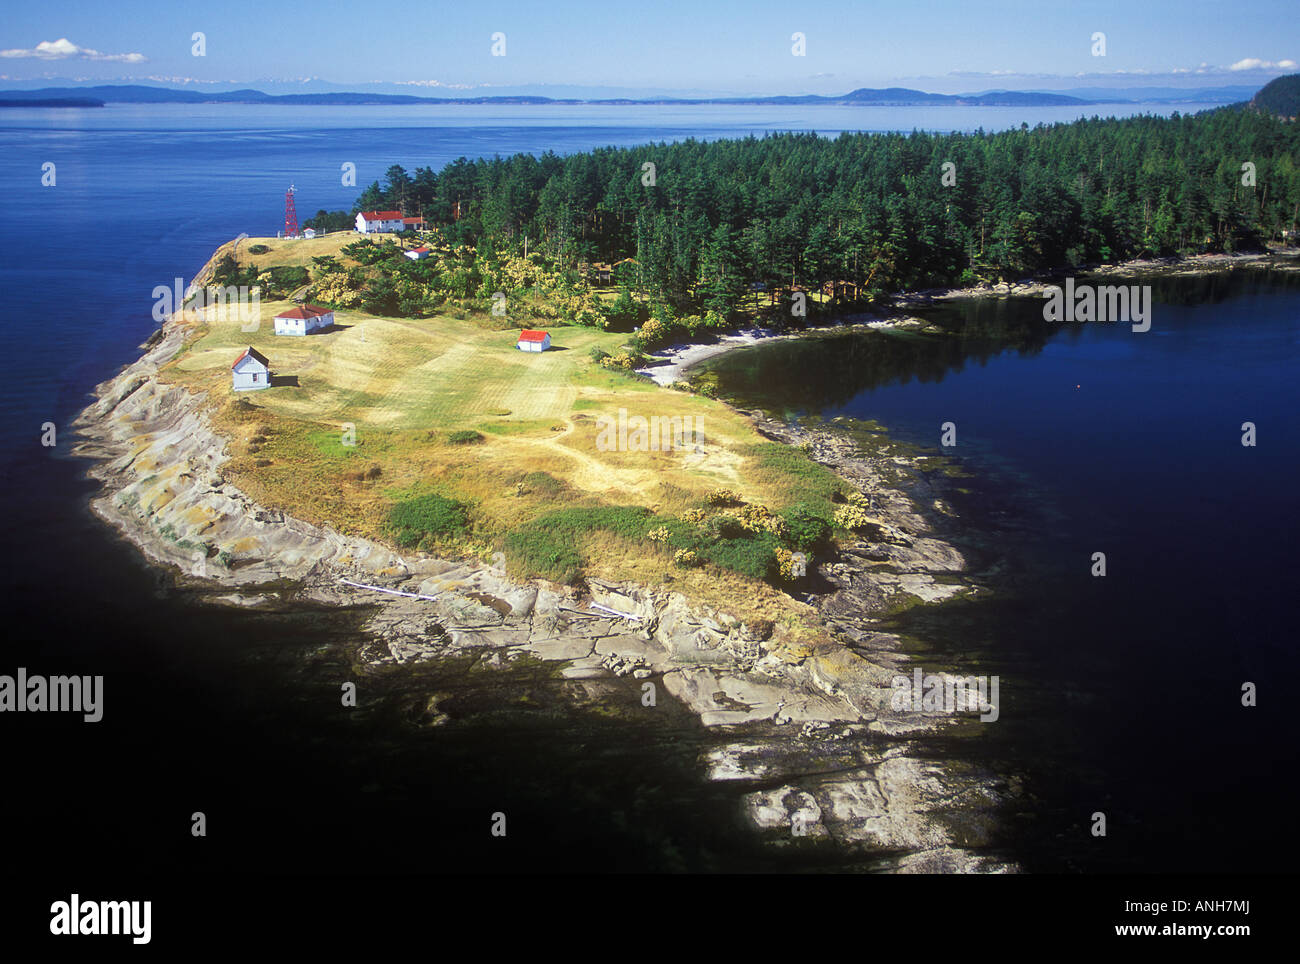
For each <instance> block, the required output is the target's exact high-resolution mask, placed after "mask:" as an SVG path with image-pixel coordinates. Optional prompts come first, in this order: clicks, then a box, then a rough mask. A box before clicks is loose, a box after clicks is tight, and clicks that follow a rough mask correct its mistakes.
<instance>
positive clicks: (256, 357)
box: [230, 345, 271, 370]
mask: <svg viewBox="0 0 1300 964" xmlns="http://www.w3.org/2000/svg"><path fill="white" fill-rule="evenodd" d="M245 358H251V359H253V361H256V362H261V363H262V366H263V367H269V366H270V364H271V363H270V362H269V361H267V360H266V356H265V355H263V354H262V353H261V352H260V351H258V350H257V349H256V348H254V347H253V346H252V345H249V346H248V347H247V348H245V349H244V353H243V354H242V355H240V356H239V357H238V358H236V359H235V363H234V364H233V365H231V366H230V367H231V369H232V370H233V369H236V368H238V367H239V363H240V362H242V361H243V360H244V359H245Z"/></svg>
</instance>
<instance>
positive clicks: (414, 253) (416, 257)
mask: <svg viewBox="0 0 1300 964" xmlns="http://www.w3.org/2000/svg"><path fill="white" fill-rule="evenodd" d="M402 253H403V254H405V255H406V256H407V257H408V258H410V259H411V260H412V261H423V260H424V259H425V258H427V257H428V256H429V249H428V248H425V247H420V248H412V249H411V250H410V251H403V252H402Z"/></svg>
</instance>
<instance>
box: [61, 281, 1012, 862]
mask: <svg viewBox="0 0 1300 964" xmlns="http://www.w3.org/2000/svg"><path fill="white" fill-rule="evenodd" d="M204 270H206V267H205V269H204ZM202 276H203V271H201V272H200V273H199V275H198V276H197V277H200V278H201V277H202ZM186 331H187V323H186V322H185V320H184V319H183V318H181V317H179V316H177V317H174V318H172V319H169V320H168V321H167V322H166V323H164V325H163V327H162V328H161V329H159V330H158V331H157V332H155V333H154V334H153V335H152V336H151V337H150V338H149V339H148V340H147V341H146V342H145V344H144V345H143V346H142V347H143V348H144V353H143V355H142V356H141V357H140V358H139V359H137V361H135V362H134V363H132V364H130V365H128V366H126V367H125V368H124V369H123V370H122V371H121V372H119V373H118V374H117V375H115V376H114V377H113V378H111V379H109V380H107V381H105V382H104V383H102V384H100V385H99V386H97V388H96V390H95V393H94V394H95V400H94V401H93V402H92V403H91V404H90V405H89V406H87V407H86V409H85V410H84V411H83V412H82V413H81V414H80V415H79V416H78V417H77V419H76V420H75V422H74V427H75V429H76V431H77V433H78V435H79V436H80V437H81V440H80V441H79V442H78V444H77V445H76V447H75V448H74V450H73V455H74V456H75V457H79V458H86V459H89V460H90V461H91V465H90V466H89V468H88V470H87V475H88V476H89V477H91V478H94V479H96V480H98V481H99V482H100V483H101V490H100V491H99V492H98V493H97V494H95V495H94V496H93V497H92V498H91V501H90V506H91V511H93V512H94V514H95V515H96V516H97V517H98V518H99V519H100V520H102V521H103V522H105V523H106V524H108V525H109V526H110V527H111V528H112V529H113V530H115V532H116V533H117V534H118V535H119V536H120V537H121V538H124V539H125V540H126V541H128V542H129V543H131V544H132V545H133V546H135V547H136V548H137V549H138V550H139V551H140V552H141V553H142V554H143V555H144V556H145V557H146V558H147V559H148V560H149V561H150V562H152V563H154V564H156V565H159V566H161V567H163V568H165V569H167V570H168V571H170V572H171V573H172V574H173V575H174V576H176V577H177V579H178V582H179V583H180V584H181V585H188V586H192V587H195V588H201V589H202V590H203V594H202V597H201V598H202V602H203V603H204V604H221V605H234V606H263V605H268V604H274V605H284V604H288V605H292V604H293V603H294V601H303V602H310V603H313V604H324V605H333V606H354V605H357V604H358V603H362V604H366V605H368V606H370V607H372V608H371V610H370V615H369V617H368V619H367V622H366V624H365V626H364V627H363V631H364V632H365V633H366V634H367V635H368V637H369V638H370V639H371V642H370V643H367V644H365V645H363V646H362V648H361V651H360V652H359V654H358V659H359V660H360V661H361V663H362V666H363V667H364V668H368V669H371V670H374V669H377V668H379V667H382V666H385V665H400V664H406V663H413V662H418V661H422V660H433V659H439V658H442V657H446V656H451V655H455V654H463V653H464V652H465V651H467V650H473V651H477V652H479V653H480V654H482V655H484V656H487V654H488V653H489V652H490V653H492V654H493V657H492V658H495V659H507V660H510V659H514V658H518V657H519V656H521V655H523V654H528V655H531V656H533V657H536V658H539V659H543V660H549V661H554V662H556V663H557V671H558V674H559V676H560V677H561V678H563V679H565V680H570V681H572V682H573V683H574V684H575V685H578V686H581V687H583V688H584V689H585V690H586V691H587V692H588V695H589V697H590V698H592V699H596V700H599V699H600V698H602V696H604V695H606V692H605V687H606V686H607V684H606V683H604V682H603V681H604V680H608V679H610V678H611V677H619V676H626V675H632V676H633V677H634V678H635V679H637V680H644V681H646V682H650V683H653V684H655V685H656V686H657V687H659V688H661V689H662V690H664V691H666V692H667V695H669V696H672V697H673V698H675V699H676V700H678V701H679V702H680V703H682V704H683V705H684V706H685V707H686V708H688V709H689V710H690V711H691V712H692V713H693V714H695V715H696V716H697V717H698V718H699V719H700V721H701V722H702V723H703V725H704V726H705V727H706V728H707V729H708V730H709V731H710V732H711V733H716V734H717V738H716V743H715V749H713V750H712V751H711V752H710V753H708V754H707V757H706V758H704V759H702V760H701V761H700V762H701V766H702V767H703V768H704V769H705V771H706V773H707V779H709V780H726V781H740V782H741V783H742V784H748V785H749V792H748V793H746V794H745V797H744V800H745V803H744V808H745V811H746V815H747V817H748V821H749V823H750V824H751V825H752V826H753V827H754V828H755V829H756V830H757V831H758V832H759V833H760V835H761V837H762V839H763V840H764V841H765V842H773V845H777V846H779V845H780V844H779V843H775V841H778V840H780V839H781V838H784V837H788V836H790V835H791V834H794V835H796V836H808V837H810V838H812V839H814V840H820V841H822V842H824V843H827V844H828V845H833V846H837V847H842V848H847V849H848V850H849V851H851V852H854V853H861V854H863V855H864V856H868V857H870V856H872V855H879V856H883V857H885V858H887V860H888V861H889V862H890V863H891V867H892V869H895V870H898V871H900V872H909V871H913V872H1016V871H1018V869H1019V868H1018V867H1017V866H1016V865H1015V864H1012V863H1008V862H1006V861H1005V860H1002V859H1000V858H997V857H994V856H992V855H991V854H990V853H986V852H984V848H986V847H990V846H995V845H996V841H994V840H993V839H991V838H990V837H989V833H990V832H991V831H990V827H991V826H992V825H993V823H994V821H993V818H992V814H993V813H994V812H995V811H997V810H999V809H1001V808H1003V807H1004V806H1006V805H1008V804H1009V802H1010V800H1011V799H1013V797H1014V794H1013V792H1012V791H1011V790H1009V789H1008V784H1007V781H1006V780H1005V779H1003V778H1001V777H999V776H998V775H996V774H992V773H989V772H986V771H983V770H980V769H978V768H973V767H971V766H970V765H969V764H968V763H967V762H966V761H957V760H953V761H948V760H943V759H939V760H936V759H935V758H934V757H933V748H932V747H926V746H925V738H926V737H927V736H929V735H931V734H937V733H942V732H944V731H945V730H946V729H947V728H948V727H950V726H952V725H960V724H964V723H967V718H965V717H962V716H961V715H957V714H946V713H943V712H938V713H927V714H920V713H910V712H899V711H895V710H893V709H892V708H891V706H890V697H891V694H892V690H891V689H890V680H891V679H892V678H893V677H895V676H897V675H900V674H903V673H905V672H907V671H908V670H909V669H910V663H911V661H912V659H913V657H910V656H907V655H905V654H903V653H902V652H901V647H900V645H899V640H898V639H897V637H893V636H891V635H890V634H888V633H879V632H870V631H864V632H861V633H857V634H855V637H856V638H850V637H843V636H841V634H840V633H839V630H840V629H841V628H843V627H844V626H857V625H859V624H862V625H864V626H865V625H869V623H870V622H871V621H872V620H874V619H875V618H876V616H877V614H878V613H879V612H880V611H881V610H882V608H884V606H885V605H886V599H887V598H893V597H898V594H899V593H904V594H908V595H917V594H918V593H919V594H920V595H917V598H918V599H925V601H938V600H939V599H942V598H947V597H950V596H953V595H957V594H959V593H960V592H962V591H963V590H966V589H970V588H971V587H969V586H967V585H964V584H953V583H950V582H939V581H937V580H935V579H934V574H937V573H944V574H948V575H949V576H955V575H956V574H958V573H960V572H961V571H962V570H963V568H964V566H965V563H964V560H963V559H962V557H961V554H960V553H959V552H958V551H957V550H956V549H954V548H953V547H952V546H950V545H948V544H947V543H944V542H942V541H941V540H939V539H936V538H933V537H932V532H933V530H932V527H931V526H930V524H929V523H928V522H927V521H926V519H925V518H924V517H923V516H922V515H920V514H919V513H918V512H917V510H916V508H915V506H914V505H913V503H912V501H911V499H910V498H909V497H908V496H907V495H906V494H905V493H904V492H902V491H901V490H900V489H896V488H894V487H892V486H891V485H888V484H886V483H884V482H883V480H881V479H880V478H879V477H877V476H875V475H874V474H873V470H872V469H871V467H870V465H869V463H868V462H867V461H866V460H865V459H862V460H860V462H859V463H858V464H857V465H856V467H855V469H854V472H855V473H856V474H850V475H847V476H845V477H846V478H848V480H849V481H850V482H851V483H852V484H855V485H858V486H860V487H863V488H864V490H865V489H868V488H869V489H871V490H872V491H873V492H874V493H875V494H876V495H877V497H878V498H879V499H880V504H879V507H878V511H877V515H878V517H879V518H880V519H881V521H882V522H883V523H885V526H886V527H887V529H888V532H889V535H882V536H881V538H882V539H883V540H886V541H885V542H882V543H881V544H879V545H877V546H876V553H877V555H880V554H883V557H884V558H885V560H886V561H885V562H884V563H883V567H884V568H883V570H882V568H881V567H882V563H881V562H879V561H876V562H872V563H870V564H868V563H866V562H865V561H863V560H862V559H861V558H860V557H857V558H855V557H853V556H845V555H844V554H842V553H841V554H839V555H840V557H839V558H837V559H835V560H826V567H825V568H826V569H827V570H829V569H830V568H831V567H834V568H835V569H836V573H835V574H834V575H833V576H832V577H831V578H830V579H828V580H827V581H828V582H829V583H830V585H832V586H833V587H835V588H834V590H833V591H832V592H830V593H828V594H826V595H825V596H824V597H822V598H821V599H820V600H819V601H818V608H819V609H821V608H822V607H827V608H826V609H824V610H823V612H828V613H830V614H832V615H833V617H834V618H833V619H828V618H825V617H824V616H823V617H822V618H821V621H822V622H823V623H825V624H826V626H827V632H828V639H832V640H834V641H830V642H827V641H822V642H819V643H817V644H815V645H813V646H809V647H803V648H802V650H801V649H800V647H799V646H798V645H797V643H798V641H797V640H792V639H790V638H787V637H788V633H787V631H786V629H785V627H783V626H770V625H769V626H749V625H746V624H744V623H743V622H741V621H739V620H737V619H735V618H734V617H732V616H730V615H729V614H727V613H726V612H723V611H719V610H715V609H710V608H708V607H704V606H700V605H692V604H691V602H690V601H689V600H687V599H686V598H685V597H684V596H682V595H681V594H680V593H676V592H672V591H670V590H666V589H663V588H647V587H644V586H640V585H637V584H635V583H631V582H621V583H614V582H602V581H600V580H596V579H588V580H587V584H586V586H585V587H584V589H583V590H577V589H575V588H573V587H569V586H558V585H554V584H550V583H546V582H544V581H541V580H534V581H531V582H528V583H521V582H518V581H514V580H511V579H509V578H508V577H507V576H506V574H505V573H504V572H503V571H501V570H499V569H495V568H492V567H489V566H486V565H483V564H481V563H478V562H477V561H470V562H465V561H452V560H442V559H436V558H432V557H428V556H424V555H421V554H418V553H399V552H398V551H396V550H394V549H392V548H391V547H388V546H385V545H382V544H380V543H376V542H373V541H370V540H367V539H363V538H359V537H354V536H348V535H346V534H343V533H340V532H337V531H335V530H333V529H332V528H330V527H328V526H321V527H318V526H314V525H311V524H309V523H306V522H304V521H302V520H299V519H296V518H294V517H292V516H291V515H289V514H287V513H285V512H283V511H280V510H275V509H268V508H265V507H263V506H260V505H258V504H257V503H255V502H254V501H253V500H252V499H250V498H249V497H248V496H247V495H246V494H245V493H243V492H242V491H240V490H239V489H238V488H237V487H235V486H234V485H232V484H230V483H229V482H228V481H227V480H226V479H225V478H224V476H223V474H222V467H223V465H224V464H225V462H226V461H228V460H229V458H230V455H229V453H228V452H227V440H226V439H225V438H223V437H222V436H220V435H219V434H217V433H216V432H215V430H214V429H213V428H212V427H211V425H210V423H209V422H208V419H207V417H206V414H205V411H204V409H205V405H206V397H205V396H203V395H198V394H191V393H190V392H189V391H188V390H187V389H185V388H183V387H181V386H179V385H171V384H168V383H166V382H163V381H162V380H161V379H160V378H159V371H160V369H161V367H162V366H163V365H164V364H166V363H167V362H168V361H169V360H170V359H171V358H173V357H174V356H175V355H176V354H178V353H179V352H181V351H182V350H183V348H184V344H185V336H186ZM719 404H724V403H719ZM750 417H751V418H753V417H754V416H750ZM755 424H756V427H759V429H760V431H761V432H763V434H766V435H768V436H769V437H773V438H780V437H781V434H782V433H783V432H791V431H793V432H794V433H795V435H796V436H797V438H796V437H795V436H791V437H789V438H784V439H781V440H783V441H785V442H787V444H804V443H807V444H809V445H811V446H812V447H813V450H814V451H816V452H819V453H820V458H819V460H825V459H829V460H830V461H829V462H827V463H826V464H830V465H831V467H832V468H834V469H835V471H837V472H841V473H843V471H844V467H843V465H841V464H837V460H839V461H840V462H842V461H843V460H844V459H843V457H846V455H847V452H848V449H846V448H845V446H849V447H850V448H851V447H852V443H850V442H848V440H847V439H838V440H837V439H836V438H835V437H834V436H833V433H831V432H830V431H828V430H809V429H801V428H793V429H792V428H791V427H788V426H782V425H781V424H780V423H777V422H772V421H770V420H765V419H763V418H762V417H757V418H755ZM894 540H897V543H898V544H896V545H895V544H893V541H894ZM866 545H867V544H866V543H865V542H862V543H859V548H862V547H865V546H866ZM223 553H231V554H232V557H233V558H232V560H231V562H230V564H228V565H227V564H224V563H222V562H221V561H220V559H221V556H222V554H223ZM178 570H179V572H178ZM884 570H894V571H891V572H885V571H884ZM343 579H348V580H351V581H352V582H353V583H361V584H364V585H368V586H376V587H380V588H382V589H386V590H400V591H403V592H413V593H417V594H422V595H426V596H432V597H435V598H433V599H415V598H409V597H402V596H395V595H390V594H388V593H384V592H372V591H369V590H367V589H363V588H355V587H353V586H349V585H347V584H345V583H343V582H341V580H343ZM972 591H973V590H972ZM902 598H905V597H902ZM561 664H562V665H561ZM660 698H663V695H662V693H661V695H660ZM430 702H431V706H430V711H431V714H432V715H434V716H435V717H436V716H437V710H436V705H434V704H436V697H431V700H430ZM832 762H833V765H832ZM882 788H887V792H882ZM954 798H956V799H961V800H963V801H965V805H964V806H963V807H962V809H961V813H960V815H959V816H957V817H955V818H954V816H953V814H952V813H951V802H952V800H953V799H954ZM796 827H798V829H797V830H796V829H795V828H796ZM787 843H788V841H787Z"/></svg>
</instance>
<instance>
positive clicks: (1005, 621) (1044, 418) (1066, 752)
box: [711, 269, 1300, 873]
mask: <svg viewBox="0 0 1300 964" xmlns="http://www.w3.org/2000/svg"><path fill="white" fill-rule="evenodd" d="M1153 291H1154V297H1155V304H1154V306H1153V313H1152V323H1151V330H1150V331H1148V332H1133V331H1132V330H1131V328H1130V326H1129V325H1127V324H1098V323H1095V322H1094V323H1084V324H1074V325H1068V324H1057V325H1052V324H1048V323H1046V322H1044V321H1043V318H1042V311H1043V301H1042V299H1040V298H1028V299H1010V300H1001V301H998V300H986V301H982V302H970V303H966V304H958V305H956V306H952V307H943V308H936V309H931V310H928V311H923V312H920V313H921V314H924V315H926V316H927V317H929V318H930V319H931V320H933V321H935V322H937V323H939V324H940V325H942V326H944V327H945V328H947V329H949V330H950V334H949V335H948V336H943V337H926V336H917V335H892V334H890V335H885V334H878V333H871V334H867V335H862V334H850V333H847V332H844V333H837V334H834V335H830V336H825V337H818V338H815V339H811V340H809V341H808V342H806V343H805V344H803V345H802V346H801V347H800V348H799V349H798V350H797V353H795V354H792V353H791V351H790V350H789V349H787V348H785V347H783V346H780V345H773V346H763V347H759V348H755V349H749V350H747V351H746V352H744V353H735V354H732V355H728V356H725V357H723V358H722V359H720V360H719V361H717V362H716V363H714V364H713V365H712V366H711V367H712V368H713V370H714V371H716V372H717V373H718V375H719V377H720V388H721V390H722V393H723V394H724V395H727V396H730V397H733V398H736V399H737V400H738V401H740V402H741V403H743V404H747V405H759V406H764V407H768V408H772V409H775V410H777V411H781V412H784V413H788V414H790V415H795V416H804V417H806V416H810V415H815V416H821V417H823V418H836V417H841V416H843V417H849V418H855V419H871V420H875V421H878V422H879V423H881V424H883V425H884V426H887V427H888V428H889V429H890V431H891V434H893V435H894V436H895V437H897V438H900V439H902V440H905V441H908V442H910V443H912V444H915V445H919V446H922V447H923V448H925V449H926V450H928V451H931V452H943V453H944V454H947V455H949V456H952V457H953V458H954V459H956V460H957V462H958V463H959V465H960V466H961V468H962V469H963V470H964V471H965V472H967V473H969V477H967V478H957V479H953V480H950V481H948V482H947V483H946V485H945V486H944V491H945V494H948V495H950V496H951V499H952V502H953V503H954V504H955V506H956V507H957V509H958V510H959V513H960V516H961V518H962V520H963V522H962V523H961V524H960V526H958V527H957V531H956V532H955V535H956V537H957V538H958V539H959V540H960V541H963V544H964V545H965V546H966V547H968V548H969V550H970V556H971V558H972V560H974V561H975V568H976V569H977V570H981V571H982V575H983V577H984V578H985V579H986V580H987V582H988V583H989V585H990V586H991V587H993V589H994V590H995V592H994V593H993V594H991V595H990V596H988V597H987V598H986V599H985V600H978V599H977V600H973V601H970V602H966V603H960V604H958V605H955V606H946V607H940V608H938V609H935V610H929V611H925V610H922V611H916V612H913V613H912V614H909V615H908V616H907V617H905V618H903V619H901V620H899V621H898V622H897V625H896V628H897V629H899V630H900V631H902V632H905V633H908V634H913V635H916V636H919V637H921V638H922V639H928V640H932V641H934V642H935V643H936V644H937V654H938V655H941V656H943V657H946V658H948V659H951V660H952V661H953V663H954V665H957V666H962V665H970V664H972V663H977V664H979V665H980V666H982V667H984V668H981V669H979V670H977V672H980V673H998V674H1000V676H1001V696H1002V699H1003V701H1004V706H1003V708H1002V712H1001V715H1000V718H999V720H998V721H997V722H996V723H990V724H987V725H986V730H987V733H986V734H984V735H985V736H986V737H987V738H986V739H983V740H980V741H976V742H977V743H978V744H979V745H978V746H972V747H971V748H970V749H971V751H972V753H973V754H975V755H978V756H983V757H984V759H985V762H987V763H990V764H991V765H992V766H994V767H996V768H998V769H999V770H1002V771H1004V772H1020V773H1023V774H1026V775H1027V776H1028V785H1029V786H1030V788H1031V789H1032V793H1033V797H1032V800H1033V806H1034V810H1033V813H1032V814H1026V815H1024V816H1023V818H1022V819H1021V823H1022V824H1023V826H1022V828H1021V830H1020V833H1019V841H1018V845H1019V847H1020V849H1021V852H1022V853H1023V854H1025V856H1026V860H1027V866H1028V867H1029V868H1030V869H1041V870H1094V871H1097V870H1108V871H1123V872H1139V873H1141V872H1153V871H1157V870H1160V871H1179V872H1197V871H1216V872H1233V871H1238V872H1244V871H1248V870H1251V871H1262V872H1276V871H1279V870H1282V869H1283V868H1285V866H1286V865H1287V862H1288V859H1289V858H1288V857H1287V853H1293V852H1294V848H1292V847H1290V845H1286V846H1283V847H1279V846H1278V845H1277V844H1276V843H1275V839H1276V834H1277V829H1278V827H1279V826H1284V825H1285V823H1286V821H1287V819H1288V811H1289V808H1290V806H1291V802H1292V801H1293V800H1294V799H1295V793H1296V791H1297V788H1298V781H1297V777H1296V774H1295V771H1294V768H1293V767H1292V766H1291V765H1290V763H1289V761H1290V760H1291V759H1293V758H1294V751H1293V749H1292V748H1291V738H1292V734H1293V731H1294V724H1293V723H1292V722H1291V719H1292V710H1291V707H1290V705H1289V702H1290V701H1289V690H1290V686H1289V682H1290V680H1291V679H1293V678H1294V677H1295V674H1296V672H1297V670H1300V656H1298V655H1297V653H1296V649H1295V645H1294V636H1295V634H1294V631H1293V630H1292V628H1291V622H1292V619H1291V617H1292V613H1291V609H1292V604H1293V603H1292V601H1293V600H1294V598H1295V586H1296V584H1297V581H1298V580H1300V560H1298V559H1297V556H1296V552H1295V541H1296V531H1297V525H1296V502H1295V478H1296V475H1297V472H1298V471H1300V408H1298V406H1297V401H1298V400H1300V393H1298V392H1297V389H1296V384H1295V377H1296V372H1297V371H1298V370H1300V276H1297V275H1296V274H1287V273H1279V272H1264V271H1253V270H1240V269H1239V270H1237V271H1235V272H1233V273H1231V274H1230V275H1220V276H1215V277H1208V278H1195V279H1169V280H1165V281H1161V282H1157V283H1155V284H1154V285H1153ZM809 371H818V372H820V373H822V377H821V378H819V379H816V380H815V382H814V381H813V380H811V379H808V378H807V377H806V373H807V372H809ZM949 422H951V423H952V424H953V426H954V427H955V431H956V445H955V446H953V447H950V448H943V447H942V446H941V431H942V426H944V425H945V423H949ZM1245 422H1252V423H1254V425H1255V427H1256V445H1255V446H1253V447H1247V446H1243V445H1242V437H1243V431H1242V427H1243V423H1245ZM1097 552H1102V553H1104V554H1105V562H1106V574H1105V576H1104V577H1097V576H1094V575H1093V574H1092V570H1093V554H1094V553H1097ZM925 658H926V657H925V656H923V657H922V661H923V662H924V660H925ZM930 658H934V657H930ZM1246 683H1253V684H1255V686H1256V687H1257V690H1258V705H1257V706H1255V707H1253V708H1246V707H1243V705H1242V687H1243V685H1244V684H1246ZM1097 812H1101V813H1105V814H1106V815H1107V820H1108V828H1107V830H1108V832H1107V836H1106V837H1105V838H1104V839H1102V838H1097V837H1093V836H1092V835H1091V833H1090V832H1089V831H1090V828H1091V821H1092V814H1094V813H1097Z"/></svg>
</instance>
